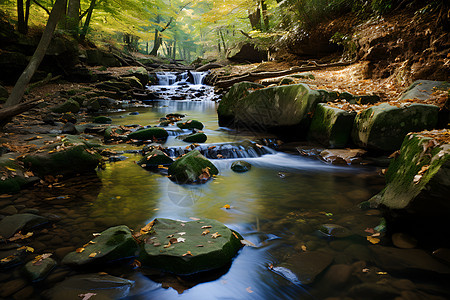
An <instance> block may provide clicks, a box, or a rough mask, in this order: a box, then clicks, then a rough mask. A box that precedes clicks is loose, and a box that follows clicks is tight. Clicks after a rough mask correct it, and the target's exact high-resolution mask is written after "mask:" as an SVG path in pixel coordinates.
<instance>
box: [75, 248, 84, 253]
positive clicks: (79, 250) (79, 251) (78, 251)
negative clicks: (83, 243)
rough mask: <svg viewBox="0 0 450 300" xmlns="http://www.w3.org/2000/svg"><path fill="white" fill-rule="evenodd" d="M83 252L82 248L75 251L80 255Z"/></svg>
mask: <svg viewBox="0 0 450 300" xmlns="http://www.w3.org/2000/svg"><path fill="white" fill-rule="evenodd" d="M83 251H84V248H78V249H77V250H75V252H76V253H81V252H83Z"/></svg>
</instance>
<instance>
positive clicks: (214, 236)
mask: <svg viewBox="0 0 450 300" xmlns="http://www.w3.org/2000/svg"><path fill="white" fill-rule="evenodd" d="M219 236H222V235H221V234H220V233H218V232H215V233H213V234H211V238H213V239H217V238H218V237H219Z"/></svg>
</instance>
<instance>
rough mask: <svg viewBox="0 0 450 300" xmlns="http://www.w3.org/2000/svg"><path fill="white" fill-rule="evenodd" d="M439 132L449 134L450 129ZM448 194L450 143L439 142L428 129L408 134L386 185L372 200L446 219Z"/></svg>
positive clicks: (392, 163)
mask: <svg viewBox="0 0 450 300" xmlns="http://www.w3.org/2000/svg"><path fill="white" fill-rule="evenodd" d="M432 132H433V131H432ZM434 132H439V131H434ZM440 132H441V135H442V136H444V137H445V136H447V137H448V134H449V132H450V131H449V130H442V131H440ZM449 194H450V144H448V143H444V144H440V143H439V142H437V141H436V140H435V139H433V136H430V135H428V134H427V133H426V132H425V133H424V134H420V133H418V134H410V135H408V136H406V137H405V139H404V140H403V144H402V147H401V149H400V155H399V156H398V157H397V158H395V159H394V160H392V161H391V163H390V165H389V169H388V171H387V173H386V187H385V188H384V189H383V191H381V192H380V193H378V194H377V195H375V196H374V197H373V198H372V199H371V200H370V202H371V203H373V204H382V205H384V206H386V207H388V208H389V209H406V210H407V211H408V212H409V213H412V214H417V215H425V216H429V217H437V218H439V216H442V217H445V218H447V215H448V212H449V211H450V202H449V201H448V195H449Z"/></svg>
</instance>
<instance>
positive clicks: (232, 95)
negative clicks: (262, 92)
mask: <svg viewBox="0 0 450 300" xmlns="http://www.w3.org/2000/svg"><path fill="white" fill-rule="evenodd" d="M261 88H264V86H263V85H261V84H258V83H253V82H250V81H243V82H239V83H236V84H234V85H233V86H232V87H231V89H230V90H229V91H228V93H226V94H225V95H224V96H223V98H222V100H221V101H220V102H219V106H218V107H217V115H218V117H219V125H220V126H231V125H232V124H233V120H234V115H235V110H234V108H235V107H237V106H238V104H239V102H240V101H241V99H242V98H244V97H246V96H248V95H249V94H250V93H251V92H253V91H254V90H256V89H261Z"/></svg>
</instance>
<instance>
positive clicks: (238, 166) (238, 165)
mask: <svg viewBox="0 0 450 300" xmlns="http://www.w3.org/2000/svg"><path fill="white" fill-rule="evenodd" d="M251 168H252V165H251V164H250V163H248V162H246V161H243V160H237V161H234V162H233V163H232V164H231V170H233V171H234V172H237V173H244V172H247V171H250V169H251Z"/></svg>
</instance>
